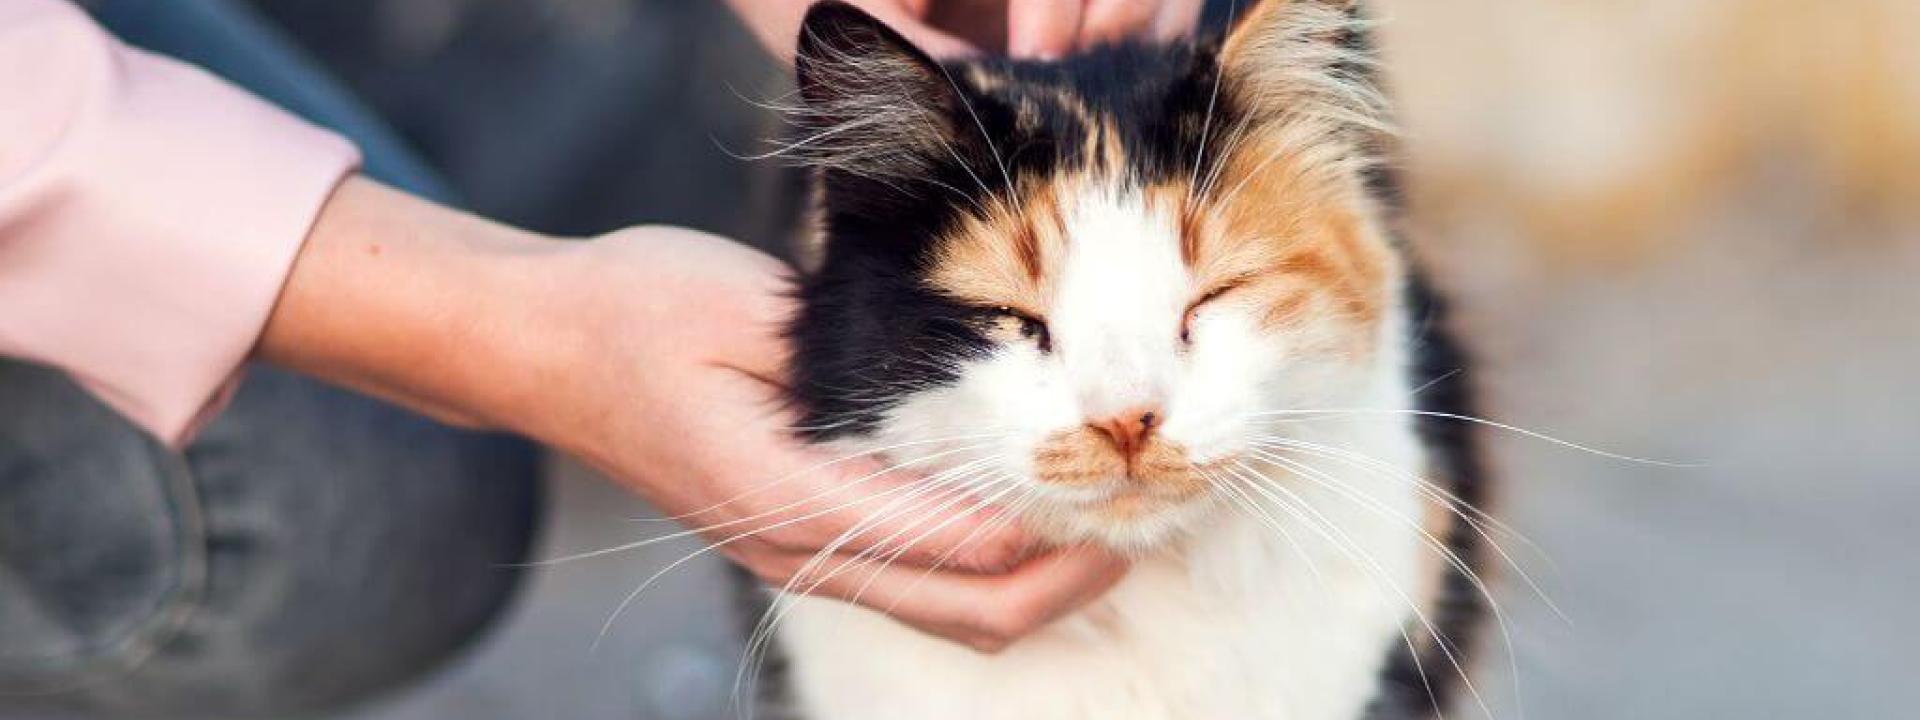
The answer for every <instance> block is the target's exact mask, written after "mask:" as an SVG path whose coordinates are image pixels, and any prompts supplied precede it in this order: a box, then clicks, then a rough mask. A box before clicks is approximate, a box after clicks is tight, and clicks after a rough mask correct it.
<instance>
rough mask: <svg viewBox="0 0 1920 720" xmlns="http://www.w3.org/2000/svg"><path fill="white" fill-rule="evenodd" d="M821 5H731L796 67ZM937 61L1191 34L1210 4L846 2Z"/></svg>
mask: <svg viewBox="0 0 1920 720" xmlns="http://www.w3.org/2000/svg"><path fill="white" fill-rule="evenodd" d="M815 1H816V0H729V2H730V3H731V4H732V5H733V8H734V12H735V13H737V14H739V15H740V18H741V20H742V21H744V22H745V23H746V25H747V27H748V28H750V29H752V30H753V32H754V34H755V35H756V36H758V37H759V38H760V42H761V43H762V44H764V45H766V46H767V49H768V50H770V51H772V52H773V54H774V55H775V56H776V57H779V58H782V59H784V60H789V61H791V60H792V58H793V53H794V48H795V46H796V41H797V39H798V38H799V34H800V22H801V19H802V18H804V17H805V16H806V12H807V8H808V7H810V6H812V5H813V3H814V2H815ZM847 2H849V3H850V4H852V5H855V6H858V7H859V8H860V9H862V10H865V11H867V12H868V13H869V14H871V15H873V16H874V17H876V18H879V19H880V21H881V22H884V23H886V24H887V25H888V26H890V27H892V28H893V29H894V30H896V31H898V32H899V33H900V34H901V35H904V36H906V37H907V39H909V40H912V41H913V42H914V44H915V45H918V46H920V49H922V50H924V51H926V52H927V53H928V54H929V55H933V56H934V57H942V58H944V57H961V56H966V55H974V54H979V53H981V52H991V53H1004V54H1008V55H1011V56H1013V57H1017V58H1037V59H1053V58H1058V57H1061V56H1064V55H1066V54H1068V53H1070V52H1073V51H1075V50H1085V49H1087V48H1090V47H1094V46H1096V45H1100V44H1103V43H1112V42H1116V41H1120V40H1124V39H1128V38H1141V39H1149V40H1160V41H1164V40H1171V39H1173V38H1177V37H1180V36H1182V35H1185V34H1187V33H1189V32H1192V31H1193V28H1194V25H1195V24H1197V23H1198V22H1199V19H1200V11H1201V9H1202V6H1203V5H1204V0H847Z"/></svg>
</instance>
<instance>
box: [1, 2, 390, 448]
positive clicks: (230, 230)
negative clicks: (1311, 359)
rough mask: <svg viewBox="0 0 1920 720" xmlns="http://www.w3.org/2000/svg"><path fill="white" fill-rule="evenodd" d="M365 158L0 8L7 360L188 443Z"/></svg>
mask: <svg viewBox="0 0 1920 720" xmlns="http://www.w3.org/2000/svg"><path fill="white" fill-rule="evenodd" d="M356 162H358V155H357V153H356V151H355V150H354V148H353V147H352V145H350V144H349V143H347V142H346V141H345V140H343V139H342V138H340V137H339V136H336V135H334V134H332V133H329V132H326V131H323V130H319V129H317V128H314V127H313V126H311V125H308V124H306V123H304V122H302V121H300V120H298V119H296V118H294V117H292V116H289V115H287V114H286V113H284V112H282V111H280V110H278V109H276V108H273V107H271V106H269V105H267V104H266V103H264V102H261V101H259V100H256V99H254V98H252V97H250V96H248V95H247V94H245V93H243V92H242V91H240V90H239V89H237V88H234V87H233V86H231V85H228V84H227V83H225V82H223V81H221V80H219V79H217V78H215V77H213V76H211V75H209V74H207V73H205V72H202V71H200V70H198V69H196V68H192V67H189V66H187V65H183V64H181V63H178V62H175V61H172V60H168V59H165V58H161V57H157V56H154V55H151V54H147V53H144V52H141V51H138V50H135V49H132V48H129V47H127V46H125V45H122V44H121V43H119V42H118V41H117V40H115V39H114V38H112V37H110V36H109V35H107V34H106V33H105V32H104V31H102V30H101V29H100V28H99V27H98V26H97V25H95V24H94V23H93V22H92V20H91V19H90V18H88V17H87V16H86V15H85V14H84V13H82V12H80V11H79V10H77V9H75V8H74V7H72V6H70V5H68V4H66V3H65V2H61V1H58V0H4V2H0V355H7V356H13V357H19V358H25V359H28V360H33V361H37V362H41V363H45V364H48V365H52V366H54V367H58V368H60V369H62V370H64V371H66V372H67V373H68V374H70V375H71V376H73V377H74V378H75V379H77V380H78V381H79V382H80V383H81V384H82V385H84V386H85V387H87V388H88V389H90V390H91V391H92V392H94V393H95V394H96V395H98V396H99V397H100V398H101V399H102V400H104V401H105V402H106V403H108V404H109V405H111V406H113V407H114V408H116V409H118V410H119V411H120V412H121V413H123V414H125V415H126V416H127V417H129V418H131V419H133V420H134V421H135V422H137V423H139V424H140V425H141V426H142V427H145V428H146V429H148V430H150V431H152V432H153V433H154V434H155V435H157V436H159V437H160V438H161V439H163V440H165V441H166V442H169V443H173V444H176V445H177V444H179V443H181V442H183V441H184V440H185V439H186V438H187V437H189V436H191V435H192V433H193V432H194V431H195V430H196V429H197V428H198V426H199V424H200V423H201V422H203V421H204V420H205V419H206V418H208V417H209V416H210V415H211V413H212V412H213V411H214V410H216V409H217V408H218V406H219V405H220V404H222V402H223V401H224V395H225V394H226V393H225V389H226V388H228V387H229V386H230V382H229V381H230V380H231V379H232V378H233V377H234V376H235V375H236V373H237V370H238V368H239V367H240V364H241V362H242V361H243V360H245V358H246V356H247V354H248V353H249V352H250V351H251V349H252V347H253V344H254V342H255V340H256V339H257V338H258V336H259V334H260V331H261V328H262V326H263V325H264V324H265V323H266V319H267V315H268V313H269V312H270V311H271V310H272V307H273V303H274V301H275V299H276V298H277V297H278V295H279V292H280V286H281V284H282V282H284V281H285V279H286V276H287V272H288V270H289V267H290V265H291V263H292V260H293V257H294V255H295V253H296V252H297V251H298V250H299V248H300V244H301V242H302V240H303V239H304V238H305V237H306V233H307V230H308V228H309V227H310V226H311V225H312V223H313V220H314V216H315V214H316V213H317V212H318V211H319V209H320V206H321V204H322V203H323V202H324V201H325V200H326V198H327V196H328V194H329V193H330V192H332V189H333V187H334V186H335V185H336V184H337V183H338V182H339V181H340V179H341V178H342V177H343V176H344V175H345V174H346V173H347V172H349V171H350V170H351V169H352V168H353V166H354V165H355V163H356ZM0 412H5V399H4V398H0Z"/></svg>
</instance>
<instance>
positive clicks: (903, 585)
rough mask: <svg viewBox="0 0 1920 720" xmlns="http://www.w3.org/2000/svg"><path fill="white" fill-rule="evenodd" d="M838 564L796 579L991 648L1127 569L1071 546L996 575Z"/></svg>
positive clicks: (822, 592) (1054, 616)
mask: <svg viewBox="0 0 1920 720" xmlns="http://www.w3.org/2000/svg"><path fill="white" fill-rule="evenodd" d="M842 570H843V571H842V572H838V573H835V574H833V575H831V576H828V577H826V578H825V579H824V580H818V581H813V582H806V583H802V584H801V585H800V586H801V587H808V588H810V590H809V594H813V595H819V596H823V597H830V598H835V599H838V600H844V601H848V602H853V603H855V604H858V605H861V606H864V607H867V608H870V609H873V610H878V611H880V612H883V613H886V614H888V615H891V616H893V617H894V618H895V619H897V620H900V621H901V622H904V623H906V624H908V625H912V626H913V627H916V628H919V629H920V630H922V631H924V632H928V633H931V634H933V635H937V636H940V637H944V638H947V639H949V640H953V641H955V642H959V643H963V644H966V645H968V646H971V647H973V648H975V649H977V650H981V651H983V652H995V651H998V650H1000V649H1002V648H1004V647H1006V646H1007V645H1009V644H1011V643H1013V642H1014V641H1016V640H1019V639H1020V638H1022V637H1025V636H1027V635H1029V634H1031V633H1033V632H1034V631H1035V630H1038V629H1040V628H1042V627H1045V626H1047V625H1048V624H1050V623H1052V622H1053V621H1055V620H1058V619H1060V618H1061V617H1064V616H1066V615H1067V614H1068V613H1071V612H1072V611H1074V610H1076V609H1079V608H1080V607H1082V606H1084V605H1086V604H1087V603H1089V602H1092V601H1093V600H1095V599H1097V598H1099V597H1100V596H1101V595H1102V594H1104V593H1106V591H1107V590H1108V589H1110V588H1112V587H1113V586H1114V584H1116V583H1118V582H1119V581H1120V579H1121V578H1122V577H1124V576H1125V575H1126V570H1127V566H1126V563H1125V561H1123V560H1121V559H1120V558H1118V557H1116V556H1114V555H1112V554H1109V553H1107V552H1105V551H1102V550H1097V549H1093V548H1075V549H1071V550H1062V551H1058V552H1056V553H1054V554H1052V555H1048V556H1044V557H1040V558H1035V559H1034V560H1032V561H1030V562H1028V563H1027V564H1025V565H1022V566H1021V567H1020V569H1019V570H1017V571H1015V572H1014V573H1012V574H1009V575H1006V576H1003V577H999V578H983V577H979V576H973V575H965V574H959V573H951V572H942V571H938V570H934V571H926V570H917V569H912V568H902V567H896V566H884V567H883V566H879V565H877V564H861V565H853V566H847V567H843V568H842ZM816 582H817V584H816Z"/></svg>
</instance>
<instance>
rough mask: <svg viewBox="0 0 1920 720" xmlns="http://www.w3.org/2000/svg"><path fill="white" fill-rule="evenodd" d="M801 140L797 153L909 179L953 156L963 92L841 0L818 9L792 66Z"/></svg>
mask: <svg viewBox="0 0 1920 720" xmlns="http://www.w3.org/2000/svg"><path fill="white" fill-rule="evenodd" d="M794 67H795V71H796V73H797V75H798V78H797V79H798V81H799V87H800V99H801V107H799V108H798V109H797V111H796V112H795V113H794V121H795V123H796V124H797V125H799V126H800V128H801V130H802V132H803V136H802V137H801V138H800V139H799V140H798V141H796V144H795V145H794V147H793V154H794V155H795V156H796V157H798V158H800V159H801V160H803V161H805V162H806V163H808V164H813V165H818V166H820V167H824V168H827V169H829V170H841V171H845V172H848V173H852V174H854V175H858V176H861V177H867V178H872V179H880V180H886V179H889V178H904V177H911V176H913V175H915V174H917V173H919V172H921V171H923V170H925V169H926V167H927V165H928V163H930V162H931V160H932V158H935V157H937V154H938V153H942V152H950V150H947V149H946V148H951V147H952V146H953V145H952V143H953V140H954V126H953V121H952V119H953V117H954V111H955V108H956V107H957V104H958V90H957V89H956V88H955V87H954V84H953V80H951V79H950V78H949V77H948V75H947V73H946V71H945V70H944V69H942V68H941V67H940V65H939V64H938V63H937V62H935V61H934V59H933V58H931V57H928V56H927V54H926V53H924V52H921V51H920V50H919V49H918V48H915V47H914V46H913V43H911V42H909V41H908V40H907V39H906V38H905V37H903V36H901V35H900V34H899V33H897V32H894V31H893V29H892V28H889V27H887V26H886V25H885V24H884V23H882V22H880V21H879V20H877V19H875V18H874V17H873V16H871V15H868V14H867V13H866V12H864V11H862V10H860V9H859V8H856V7H854V6H852V5H849V4H847V3H844V2H839V1H838V0H828V1H827V2H821V3H817V4H815V5H814V6H813V7H812V9H810V10H808V11H807V17H806V20H805V22H803V23H802V24H801V28H800V46H799V52H798V53H797V55H796V56H795V60H794Z"/></svg>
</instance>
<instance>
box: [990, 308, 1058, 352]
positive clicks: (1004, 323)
mask: <svg viewBox="0 0 1920 720" xmlns="http://www.w3.org/2000/svg"><path fill="white" fill-rule="evenodd" d="M988 313H989V316H988V317H989V320H990V322H991V324H992V332H993V334H994V335H995V336H996V337H998V338H1000V339H1002V340H1003V341H1007V342H1011V341H1015V340H1019V341H1024V342H1031V343H1033V344H1034V345H1035V346H1037V347H1038V348H1039V349H1040V352H1042V353H1047V352H1052V351H1053V336H1052V335H1051V334H1049V333H1048V332H1047V323H1046V321H1045V320H1041V319H1040V318H1038V317H1035V316H1033V315H1031V314H1029V313H1027V312H1024V311H1021V310H1017V309H1014V308H1012V307H1007V306H1004V305H1002V306H997V307H993V308H990V309H988Z"/></svg>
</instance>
